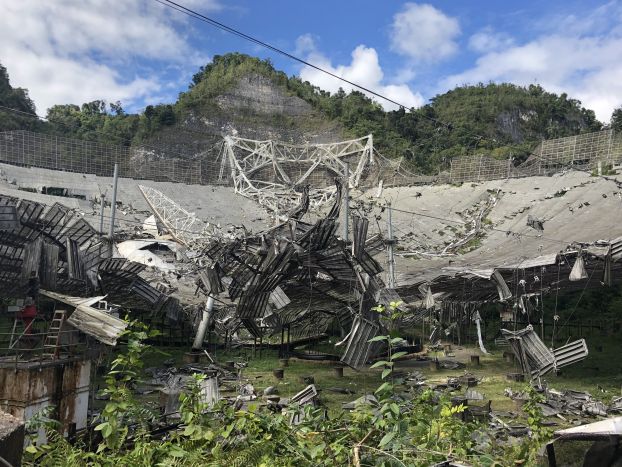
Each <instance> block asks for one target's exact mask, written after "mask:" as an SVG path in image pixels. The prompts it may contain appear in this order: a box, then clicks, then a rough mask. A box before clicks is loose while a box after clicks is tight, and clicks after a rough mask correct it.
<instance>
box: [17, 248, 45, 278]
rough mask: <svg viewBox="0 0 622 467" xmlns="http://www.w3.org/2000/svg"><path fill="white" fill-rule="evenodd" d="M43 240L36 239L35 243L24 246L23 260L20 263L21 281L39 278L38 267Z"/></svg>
mask: <svg viewBox="0 0 622 467" xmlns="http://www.w3.org/2000/svg"><path fill="white" fill-rule="evenodd" d="M42 248H43V240H42V239H41V238H37V239H36V240H35V241H33V242H30V243H28V244H26V245H24V260H23V262H22V281H24V282H25V281H27V280H28V279H29V278H30V277H32V276H33V273H34V276H36V277H39V267H40V265H41V251H42Z"/></svg>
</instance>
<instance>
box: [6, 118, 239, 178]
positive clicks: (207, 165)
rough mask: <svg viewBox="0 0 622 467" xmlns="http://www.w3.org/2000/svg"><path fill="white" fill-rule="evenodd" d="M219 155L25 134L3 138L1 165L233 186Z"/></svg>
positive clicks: (7, 134) (15, 132)
mask: <svg viewBox="0 0 622 467" xmlns="http://www.w3.org/2000/svg"><path fill="white" fill-rule="evenodd" d="M218 156H219V155H218V153H210V154H204V155H202V157H198V158H192V157H187V158H182V157H164V156H162V155H161V154H160V152H159V151H156V150H151V149H148V148H130V147H126V146H120V145H109V144H104V143H99V142H95V141H84V140H79V139H73V138H65V137H61V136H54V135H47V134H43V133H35V132H30V131H24V130H17V131H6V132H2V133H0V162H4V163H7V164H12V165H19V166H24V167H39V168H43V169H51V170H60V171H64V172H77V173H84V174H93V175H98V176H102V177H111V176H112V175H113V172H114V164H119V173H120V174H121V176H123V177H127V178H135V179H140V180H155V181H167V182H177V183H186V184H190V185H192V184H202V185H207V184H210V185H215V184H225V185H227V184H230V183H231V179H230V171H229V172H227V171H224V172H223V173H221V165H222V164H221V160H220V159H219V158H218Z"/></svg>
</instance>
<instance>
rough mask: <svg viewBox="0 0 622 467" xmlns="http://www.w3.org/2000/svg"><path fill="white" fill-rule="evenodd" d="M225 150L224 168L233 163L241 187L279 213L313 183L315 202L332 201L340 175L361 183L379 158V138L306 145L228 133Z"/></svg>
mask: <svg viewBox="0 0 622 467" xmlns="http://www.w3.org/2000/svg"><path fill="white" fill-rule="evenodd" d="M223 156H224V157H223V158H222V159H221V163H222V164H223V165H222V166H221V167H222V170H221V174H222V173H224V171H225V169H226V165H228V166H229V168H230V170H231V178H232V180H233V186H234V188H235V191H236V193H239V194H241V195H243V196H246V197H248V198H253V199H255V200H257V201H258V202H259V203H260V204H262V205H264V206H265V207H266V208H268V209H269V210H271V211H273V212H276V213H279V212H283V210H286V209H288V208H290V207H291V206H293V205H295V204H297V203H298V202H299V201H300V198H301V195H302V188H303V186H305V185H310V186H311V188H312V190H311V191H310V204H311V208H317V207H319V206H321V205H324V204H326V203H328V202H329V201H332V199H333V198H334V196H335V187H334V183H333V179H334V178H335V177H346V176H347V178H348V182H349V185H350V187H351V188H355V187H358V186H359V184H360V182H361V178H362V177H363V175H364V173H365V169H366V168H367V167H368V166H369V165H371V164H374V144H373V137H372V135H371V134H370V135H367V136H365V137H362V138H358V139H353V140H349V141H342V142H338V143H328V144H305V145H293V144H287V143H282V142H278V141H273V140H266V141H257V140H252V139H245V138H238V137H235V136H227V137H225V139H224V154H223ZM346 171H347V173H346Z"/></svg>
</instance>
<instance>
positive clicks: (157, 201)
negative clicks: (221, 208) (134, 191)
mask: <svg viewBox="0 0 622 467" xmlns="http://www.w3.org/2000/svg"><path fill="white" fill-rule="evenodd" d="M138 189H139V190H140V192H141V193H142V194H143V196H144V197H145V200H146V201H147V204H148V205H149V207H150V208H151V210H152V212H153V213H154V215H155V216H156V217H157V219H158V220H159V221H160V222H161V223H162V225H163V226H164V227H165V228H166V230H168V232H169V233H170V234H171V236H172V237H173V238H174V239H175V240H177V241H178V242H179V243H181V244H182V245H185V246H186V247H189V248H192V247H193V246H196V244H197V243H198V242H201V241H207V239H208V238H209V237H210V236H211V232H209V231H208V229H209V227H210V225H209V224H208V223H207V222H204V221H202V220H201V219H199V218H198V217H197V216H196V215H195V214H194V213H191V212H189V211H186V210H185V209H184V208H182V207H181V206H180V205H179V204H177V203H176V202H175V201H173V200H172V199H170V198H169V197H167V196H166V195H164V193H162V192H160V191H158V190H156V189H154V188H151V187H148V186H144V185H138Z"/></svg>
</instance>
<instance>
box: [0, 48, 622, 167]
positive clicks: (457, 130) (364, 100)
mask: <svg viewBox="0 0 622 467" xmlns="http://www.w3.org/2000/svg"><path fill="white" fill-rule="evenodd" d="M248 74H258V75H262V76H265V77H268V78H269V79H270V80H271V81H272V82H273V83H274V85H275V86H276V87H278V88H280V89H281V90H282V91H284V92H286V93H287V94H289V95H295V96H298V97H300V98H301V99H303V100H305V101H306V102H308V103H310V104H311V105H312V106H313V108H314V109H316V111H318V112H319V113H320V114H321V115H323V116H324V117H325V118H326V119H327V120H332V121H336V122H338V123H339V124H340V126H341V127H342V128H343V130H344V134H345V135H351V136H364V135H366V134H369V133H373V134H374V141H375V145H376V148H377V149H378V150H379V151H380V152H381V153H382V154H383V155H385V156H387V157H403V158H404V159H405V160H406V161H408V162H409V164H410V166H411V167H412V168H414V169H417V170H419V171H423V172H426V173H433V172H435V171H437V170H439V168H441V167H443V166H444V164H446V163H447V161H448V160H449V159H450V158H453V157H458V156H462V155H467V154H473V153H487V154H491V155H493V156H495V157H499V158H507V157H514V158H515V159H516V160H517V161H520V160H523V159H524V158H525V157H526V156H527V155H528V154H529V153H530V151H531V150H532V149H533V148H534V147H535V146H536V145H537V144H538V142H539V141H541V140H542V139H547V138H556V137H561V136H569V135H575V134H579V133H582V132H589V131H596V130H599V129H601V128H602V126H603V125H602V123H601V122H599V121H598V120H597V119H596V117H595V115H594V112H593V111H591V110H588V109H585V108H584V107H582V105H581V102H580V101H578V100H576V99H572V98H570V97H568V96H567V95H566V94H561V95H556V94H553V93H549V92H547V91H545V90H544V89H543V88H542V87H541V86H539V85H530V86H528V87H520V86H516V85H513V84H507V83H502V84H494V83H488V84H478V85H475V86H462V87H458V88H456V89H454V90H451V91H449V92H446V93H444V94H440V95H437V96H436V97H434V98H432V99H431V100H430V103H429V104H427V105H425V106H423V107H421V108H418V109H411V110H408V111H407V110H405V109H400V110H394V111H384V110H383V108H382V107H381V105H380V104H379V103H378V102H376V101H374V100H372V99H370V98H368V97H367V96H365V95H364V94H363V93H361V92H358V91H353V92H350V93H346V92H345V91H343V90H339V91H338V92H336V93H333V94H331V93H329V92H326V91H323V90H321V89H319V88H318V87H316V86H313V85H311V84H310V83H308V82H303V81H301V80H300V78H298V77H295V76H292V77H288V76H287V75H286V74H285V73H283V72H281V71H277V70H275V68H274V67H273V66H272V64H271V63H270V62H269V61H268V60H260V59H258V58H254V57H250V56H248V55H243V54H239V53H230V54H226V55H222V56H215V57H214V59H213V61H212V62H211V63H209V64H207V65H205V66H203V67H201V68H200V70H198V72H197V73H196V74H195V75H194V76H193V78H192V82H191V83H190V85H189V88H188V90H187V91H186V92H182V93H180V95H179V98H178V99H177V101H176V102H175V103H172V104H160V105H155V106H154V105H149V106H147V107H146V108H145V110H144V111H143V112H142V113H140V114H127V113H126V112H125V111H124V110H123V107H122V106H121V104H120V103H119V102H116V103H110V104H107V103H106V102H104V101H102V100H96V101H93V102H88V103H85V104H82V106H77V105H73V104H67V105H56V106H53V107H51V108H50V109H49V110H48V112H47V120H48V122H47V123H46V124H41V125H39V126H40V127H41V128H42V129H43V130H44V131H48V132H51V133H55V134H60V135H65V136H71V137H77V138H83V139H89V140H97V141H104V142H108V143H117V144H125V145H130V144H136V145H138V144H141V143H145V142H148V141H149V139H150V138H151V137H152V136H153V135H155V134H157V133H158V132H159V131H160V130H162V129H163V128H168V127H170V128H172V129H175V128H180V129H181V128H183V127H184V125H185V122H186V121H187V120H188V118H190V117H201V116H209V115H211V114H212V113H214V112H221V113H222V109H219V108H218V105H217V104H216V100H215V99H216V98H217V97H218V96H219V95H222V94H223V93H224V92H226V91H227V90H229V89H231V87H232V86H234V85H235V83H236V82H237V81H238V79H239V78H240V77H242V76H246V75H248ZM0 105H3V106H6V107H12V108H17V109H20V110H23V111H25V112H28V113H33V111H34V106H33V104H32V101H31V100H30V99H29V98H28V94H27V91H25V90H23V89H12V88H11V87H10V85H9V81H8V76H7V73H6V69H4V68H1V69H0ZM612 117H613V118H612V123H611V124H612V126H614V127H615V128H618V129H620V128H621V127H622V109H617V110H616V111H614V113H613V115H612ZM33 125H35V124H34V123H33V122H32V121H31V120H29V119H28V117H25V116H16V115H15V114H14V115H10V114H7V113H6V112H0V131H1V130H6V129H15V128H32V127H33Z"/></svg>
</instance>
